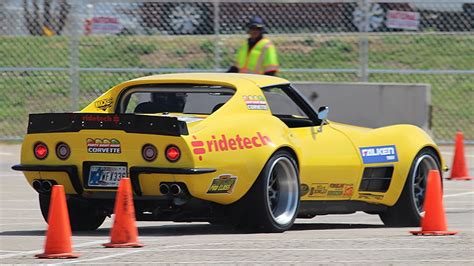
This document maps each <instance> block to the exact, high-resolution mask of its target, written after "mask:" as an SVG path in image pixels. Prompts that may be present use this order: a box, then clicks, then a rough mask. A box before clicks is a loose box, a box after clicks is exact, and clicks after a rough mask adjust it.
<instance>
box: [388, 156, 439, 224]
mask: <svg viewBox="0 0 474 266" xmlns="http://www.w3.org/2000/svg"><path fill="white" fill-rule="evenodd" d="M429 170H438V171H440V173H441V167H440V160H439V157H438V155H437V154H436V152H435V151H433V150H432V149H430V148H425V149H422V150H421V151H420V152H419V153H418V154H417V155H416V157H415V159H414V160H413V163H412V165H411V168H410V172H409V173H408V177H407V178H406V181H405V185H404V187H403V191H402V194H401V195H400V197H399V198H398V201H397V202H396V203H395V205H393V206H392V207H389V208H388V209H387V210H386V211H385V212H383V213H380V219H381V220H382V221H383V223H384V224H385V225H386V226H390V227H414V226H419V225H420V221H421V213H422V212H423V201H424V197H425V195H424V194H425V191H426V190H425V189H426V182H427V178H428V172H429ZM414 180H415V181H417V182H416V183H417V184H415V182H414Z"/></svg>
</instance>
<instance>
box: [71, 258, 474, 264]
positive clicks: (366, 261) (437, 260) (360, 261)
mask: <svg viewBox="0 0 474 266" xmlns="http://www.w3.org/2000/svg"><path fill="white" fill-rule="evenodd" d="M472 261H474V260H443V259H432V260H430V259H423V260H326V261H322V260H317V261H316V260H315V261H308V260H304V261H301V260H239V261H236V260H221V261H215V260H210V261H205V260H197V261H120V263H121V264H169V265H174V264H199V265H204V264H244V265H247V264H264V265H266V264H270V265H272V264H285V265H286V264H315V265H320V264H334V263H338V264H339V263H342V264H354V263H369V264H377V263H384V264H385V263H402V262H405V263H410V262H411V263H414V262H472ZM78 264H87V263H78ZM94 264H111V263H110V262H96V263H94Z"/></svg>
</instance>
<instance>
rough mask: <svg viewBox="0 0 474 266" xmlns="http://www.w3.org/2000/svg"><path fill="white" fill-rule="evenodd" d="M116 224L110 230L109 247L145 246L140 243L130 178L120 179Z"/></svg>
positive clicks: (116, 200) (116, 199)
mask: <svg viewBox="0 0 474 266" xmlns="http://www.w3.org/2000/svg"><path fill="white" fill-rule="evenodd" d="M114 213H115V217H114V224H113V226H112V231H111V232H110V238H111V239H110V243H107V244H103V246H105V247H107V248H129V247H135V248H137V247H143V245H142V244H140V243H138V229H137V226H136V224H135V208H134V207H133V195H132V186H131V184H130V179H129V178H122V179H121V180H120V184H119V188H118V191H117V196H116V198H115V207H114Z"/></svg>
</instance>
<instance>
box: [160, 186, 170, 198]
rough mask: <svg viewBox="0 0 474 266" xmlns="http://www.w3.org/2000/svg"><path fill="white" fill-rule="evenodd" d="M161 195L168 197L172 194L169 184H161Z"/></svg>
mask: <svg viewBox="0 0 474 266" xmlns="http://www.w3.org/2000/svg"><path fill="white" fill-rule="evenodd" d="M160 193H161V194H163V195H168V194H169V193H170V186H168V184H161V185H160Z"/></svg>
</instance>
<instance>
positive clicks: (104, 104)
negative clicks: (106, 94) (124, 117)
mask: <svg viewBox="0 0 474 266" xmlns="http://www.w3.org/2000/svg"><path fill="white" fill-rule="evenodd" d="M113 102H114V101H113V99H112V97H110V98H105V99H102V100H98V101H95V108H97V109H100V110H102V111H105V110H107V109H108V108H110V107H112V104H113Z"/></svg>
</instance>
